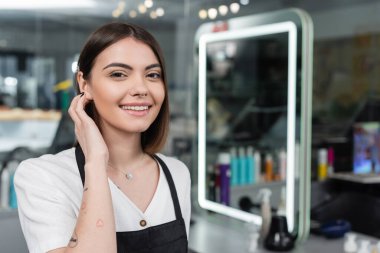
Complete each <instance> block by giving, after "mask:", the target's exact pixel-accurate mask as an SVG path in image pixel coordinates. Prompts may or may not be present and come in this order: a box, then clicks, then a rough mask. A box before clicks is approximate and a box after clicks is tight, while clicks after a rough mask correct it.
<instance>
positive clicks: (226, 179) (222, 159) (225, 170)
mask: <svg viewBox="0 0 380 253" xmlns="http://www.w3.org/2000/svg"><path fill="white" fill-rule="evenodd" d="M230 162H231V158H230V154H229V153H220V154H219V155H218V162H217V164H218V167H219V172H220V203H221V204H224V205H226V206H229V205H230V176H231V171H230Z"/></svg>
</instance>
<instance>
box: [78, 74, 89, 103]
mask: <svg viewBox="0 0 380 253" xmlns="http://www.w3.org/2000/svg"><path fill="white" fill-rule="evenodd" d="M77 82H78V85H79V91H80V92H84V93H85V96H86V98H87V99H89V100H92V99H93V98H92V90H91V85H90V84H89V82H88V81H87V80H86V79H84V77H83V72H82V71H78V73H77Z"/></svg>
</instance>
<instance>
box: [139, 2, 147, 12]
mask: <svg viewBox="0 0 380 253" xmlns="http://www.w3.org/2000/svg"><path fill="white" fill-rule="evenodd" d="M138 9H139V12H140V13H141V14H144V13H145V12H146V7H145V5H143V4H139V7H138Z"/></svg>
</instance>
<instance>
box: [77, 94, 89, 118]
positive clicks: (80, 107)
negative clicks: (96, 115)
mask: <svg viewBox="0 0 380 253" xmlns="http://www.w3.org/2000/svg"><path fill="white" fill-rule="evenodd" d="M89 102H90V100H89V99H87V98H86V96H83V94H82V95H79V98H78V101H77V104H76V106H75V112H76V113H77V115H78V117H79V118H80V120H81V121H82V122H83V121H88V120H90V117H89V116H88V115H87V113H86V111H85V109H84V108H85V106H86V105H87V104H88V103H89Z"/></svg>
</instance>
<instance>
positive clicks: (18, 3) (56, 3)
mask: <svg viewBox="0 0 380 253" xmlns="http://www.w3.org/2000/svg"><path fill="white" fill-rule="evenodd" d="M95 6H96V4H95V2H94V1H93V0H81V1H77V0H62V1H61V0H33V1H31V0H12V1H0V10H26V9H27V10H33V9H34V10H36V9H76V8H93V7H95Z"/></svg>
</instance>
